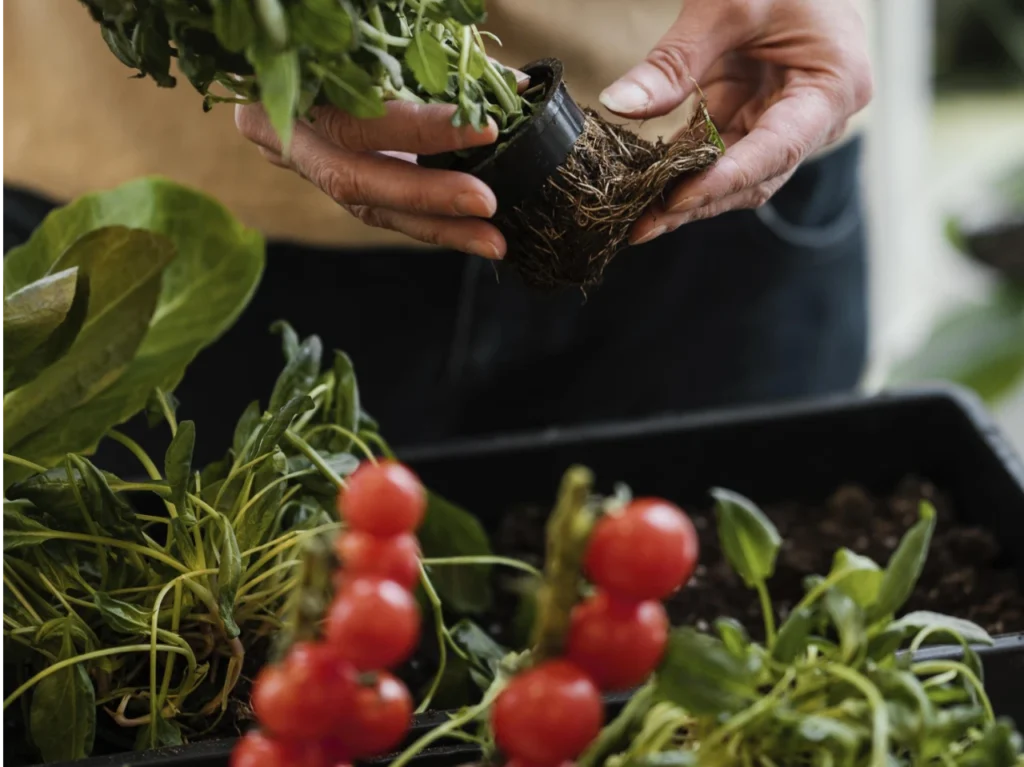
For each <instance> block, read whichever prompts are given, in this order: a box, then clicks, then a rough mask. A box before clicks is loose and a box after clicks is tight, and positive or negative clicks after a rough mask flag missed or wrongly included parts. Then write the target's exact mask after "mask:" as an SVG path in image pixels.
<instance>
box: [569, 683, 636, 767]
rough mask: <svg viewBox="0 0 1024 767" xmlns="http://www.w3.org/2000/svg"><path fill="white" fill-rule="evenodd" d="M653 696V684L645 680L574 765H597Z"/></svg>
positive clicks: (618, 741) (591, 766) (620, 739)
mask: <svg viewBox="0 0 1024 767" xmlns="http://www.w3.org/2000/svg"><path fill="white" fill-rule="evenodd" d="M653 697H654V685H653V683H651V682H647V684H645V685H644V686H643V687H641V688H640V689H639V690H637V692H636V694H635V695H633V697H632V698H630V700H629V703H627V704H626V705H625V707H624V708H623V709H622V711H621V712H620V713H619V715H618V716H617V717H615V719H613V720H612V721H611V722H610V723H609V724H608V725H607V726H605V727H604V728H603V729H602V730H601V732H600V734H598V736H597V737H596V738H595V739H594V742H593V743H591V744H590V745H589V746H588V747H587V750H586V751H584V752H583V754H582V755H581V756H580V757H579V758H578V759H577V760H576V767H597V766H598V765H599V764H600V763H601V762H602V761H603V760H604V759H605V757H606V756H608V754H610V753H611V751H612V749H613V748H615V746H616V745H617V744H618V743H621V742H622V741H623V740H624V739H625V738H626V735H627V734H628V733H629V731H630V730H631V729H632V728H633V723H634V721H636V720H638V719H639V718H640V717H641V716H642V715H643V712H644V711H646V710H647V708H648V706H650V704H651V700H652V699H653Z"/></svg>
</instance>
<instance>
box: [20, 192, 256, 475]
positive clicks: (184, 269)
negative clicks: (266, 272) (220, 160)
mask: <svg viewBox="0 0 1024 767" xmlns="http://www.w3.org/2000/svg"><path fill="white" fill-rule="evenodd" d="M262 269H263V240H262V237H261V236H260V235H259V234H258V233H257V232H255V231H252V230H250V229H246V228H245V227H243V226H242V225H241V224H239V223H238V222H237V221H236V220H235V219H234V218H233V217H232V216H231V215H230V213H228V211H227V210H225V209H224V208H223V207H222V206H221V205H220V204H218V203H217V202H215V201H214V200H212V199H210V198H208V197H206V196H204V195H202V194H199V193H198V192H195V191H193V190H191V189H188V188H186V187H183V186H180V185H178V184H174V183H172V182H170V181H166V180H163V179H159V178H148V179H141V180H138V181H133V182H130V183H127V184H125V185H123V186H120V187H118V188H116V189H113V190H111V191H108V192H100V193H97V194H90V195H86V196H84V197H81V198H79V199H78V200H76V201H74V202H72V203H71V204H69V205H67V206H65V207H63V208H59V209H57V210H55V211H54V212H53V213H51V214H50V215H49V216H47V218H46V219H45V221H44V222H43V223H42V225H41V226H40V227H39V228H38V229H37V230H36V232H35V233H34V234H33V235H32V237H31V238H30V239H29V241H28V242H27V243H25V244H24V245H22V246H21V247H18V248H15V249H13V250H12V251H10V252H9V253H8V254H7V256H6V257H5V258H4V292H5V298H4V346H5V352H4V451H5V458H4V462H5V467H4V469H5V484H9V483H10V482H11V481H13V480H14V479H17V478H19V477H20V478H24V477H25V476H26V475H27V474H28V473H30V472H31V471H32V470H33V467H34V466H42V467H44V468H51V467H53V466H55V465H57V464H58V463H59V462H60V461H62V460H63V457H64V455H65V454H66V453H69V452H77V453H83V452H85V453H87V452H89V451H90V450H92V449H93V448H94V447H95V445H96V443H97V442H98V440H99V439H100V438H101V437H102V436H103V435H104V433H105V432H106V431H107V430H108V429H109V428H110V427H112V426H115V425H117V424H119V423H121V422H123V421H125V420H127V419H128V418H130V417H131V416H133V415H134V414H135V413H136V412H138V411H139V410H141V409H142V408H143V407H144V406H145V404H146V401H147V399H148V398H149V396H150V394H151V393H152V392H153V390H154V389H157V388H159V389H162V390H163V391H171V390H172V389H173V388H174V387H175V386H176V385H177V383H178V382H179V381H180V380H181V376H182V374H183V373H184V371H185V367H186V365H187V364H188V363H189V362H190V361H191V360H192V358H193V357H194V356H195V355H196V354H197V353H198V352H199V351H200V350H201V349H202V348H203V347H205V346H207V345H208V344H210V343H211V342H212V341H214V340H215V339H216V338H217V337H218V336H219V335H220V334H221V333H223V332H224V330H226V329H227V328H228V327H229V326H230V325H231V323H232V322H234V320H235V318H236V317H237V316H238V314H239V313H240V312H241V310H242V308H243V307H244V306H245V305H246V303H247V302H248V300H249V298H250V297H251V295H252V293H253V291H254V290H255V288H256V284H257V283H258V281H259V277H260V273H261V272H262Z"/></svg>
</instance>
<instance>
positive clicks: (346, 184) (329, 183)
mask: <svg viewBox="0 0 1024 767" xmlns="http://www.w3.org/2000/svg"><path fill="white" fill-rule="evenodd" d="M309 178H310V181H312V182H313V183H314V184H316V185H317V186H318V187H320V189H321V190H323V192H324V194H326V195H327V196H329V197H331V198H333V199H334V200H335V201H336V202H339V203H343V204H348V205H362V204H363V203H364V202H365V200H364V199H363V197H362V196H361V195H360V193H359V192H360V188H359V182H358V181H357V180H356V178H355V176H354V175H353V174H352V173H351V172H350V171H349V170H348V169H347V168H346V167H345V166H344V165H340V164H338V163H332V162H324V161H319V162H317V163H316V164H315V165H314V166H313V168H312V169H311V171H310V174H309Z"/></svg>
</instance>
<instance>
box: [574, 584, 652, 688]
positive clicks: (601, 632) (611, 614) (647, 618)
mask: <svg viewBox="0 0 1024 767" xmlns="http://www.w3.org/2000/svg"><path fill="white" fill-rule="evenodd" d="M666 642H668V616H667V615H666V614H665V608H664V607H662V605H661V602H656V601H654V600H648V601H647V602H621V601H619V600H617V599H614V598H612V597H609V596H608V595H607V594H604V593H603V592H598V593H597V594H595V595H594V596H592V597H590V598H589V599H587V600H586V601H584V602H582V603H581V604H579V605H577V606H576V607H575V608H573V611H572V621H571V623H570V625H569V636H568V640H567V644H566V657H567V658H568V659H569V660H571V661H572V662H573V663H575V664H576V665H577V666H579V667H580V668H581V669H583V670H584V671H586V672H587V673H588V674H589V675H590V677H591V679H593V680H594V682H595V683H596V684H597V686H598V687H600V688H601V689H602V690H626V689H629V688H630V687H636V686H637V685H639V684H641V683H642V682H643V681H644V680H645V679H647V677H648V676H650V674H651V672H652V671H654V669H655V667H656V666H657V665H658V661H660V660H661V656H662V653H664V652H665V644H666Z"/></svg>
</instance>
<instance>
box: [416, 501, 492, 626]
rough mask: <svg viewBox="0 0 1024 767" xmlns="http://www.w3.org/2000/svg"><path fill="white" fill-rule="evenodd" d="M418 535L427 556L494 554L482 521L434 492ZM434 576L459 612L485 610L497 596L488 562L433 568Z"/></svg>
mask: <svg viewBox="0 0 1024 767" xmlns="http://www.w3.org/2000/svg"><path fill="white" fill-rule="evenodd" d="M417 537H418V538H419V541H420V547H421V548H422V550H423V556H424V557H426V558H430V557H462V556H473V555H484V556H486V555H489V554H491V545H490V542H489V541H488V540H487V533H485V532H484V528H483V526H482V525H481V524H480V522H479V520H477V519H476V517H474V516H472V515H471V514H469V513H468V512H467V511H464V510H463V509H460V508H459V507H458V506H455V505H454V504H452V503H449V502H448V501H446V500H444V499H443V498H441V497H440V496H438V495H436V494H434V493H432V492H430V491H427V512H426V515H425V516H424V518H423V524H422V525H420V528H419V530H418V531H417ZM430 578H431V581H433V583H434V588H435V589H437V592H438V594H439V595H440V596H441V599H442V601H443V602H444V603H445V605H446V606H448V607H449V608H451V609H452V610H454V611H455V612H458V613H462V614H466V615H474V614H478V613H481V612H483V611H485V610H486V609H487V608H489V607H490V606H491V603H492V601H493V599H494V595H493V594H492V592H491V581H490V567H489V566H487V565H472V566H465V565H459V566H455V567H432V568H431V573H430Z"/></svg>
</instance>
